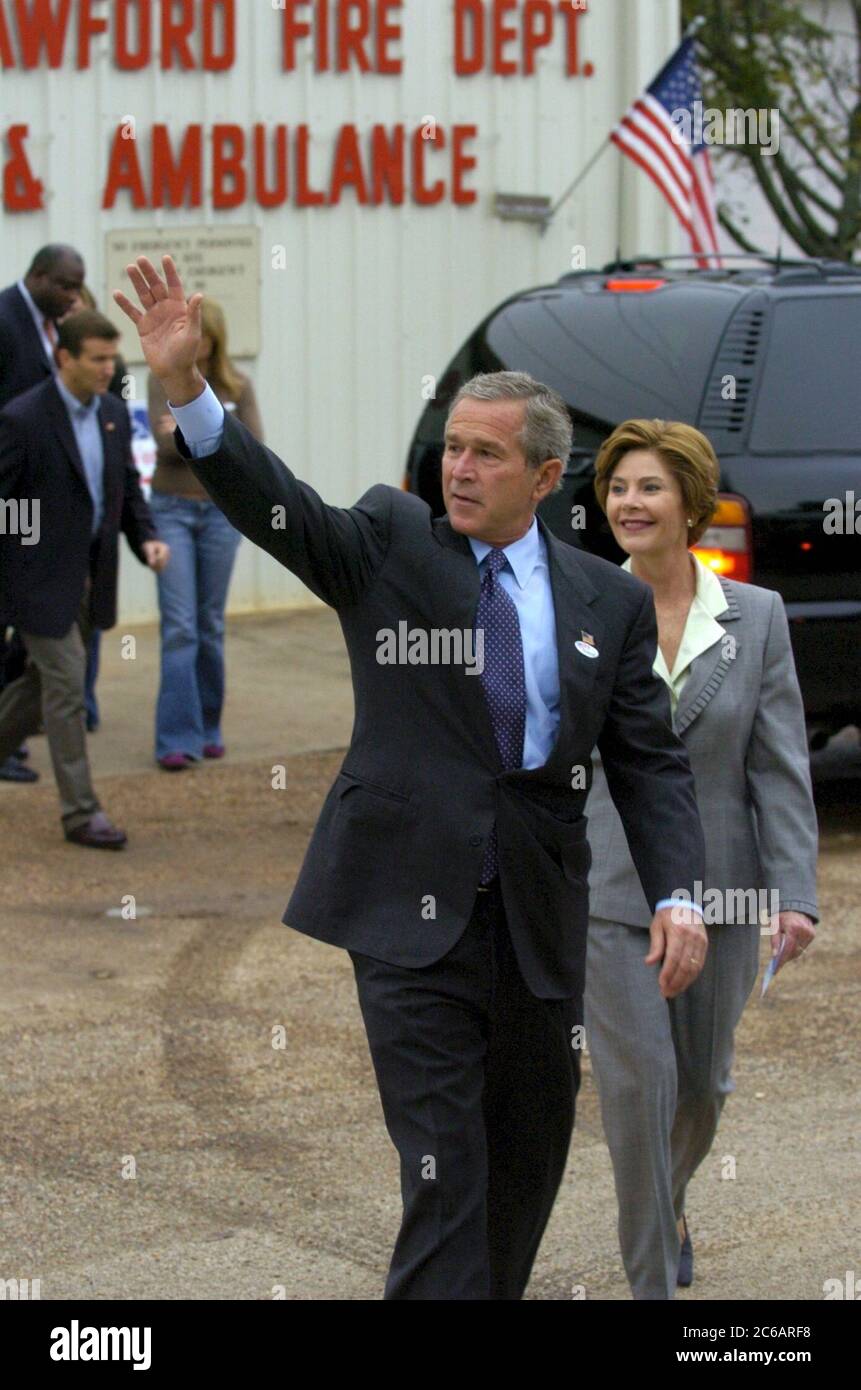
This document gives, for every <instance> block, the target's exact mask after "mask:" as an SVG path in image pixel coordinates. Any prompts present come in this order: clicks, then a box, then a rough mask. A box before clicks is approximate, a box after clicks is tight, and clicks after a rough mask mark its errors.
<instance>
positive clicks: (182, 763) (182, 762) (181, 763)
mask: <svg viewBox="0 0 861 1390" xmlns="http://www.w3.org/2000/svg"><path fill="white" fill-rule="evenodd" d="M193 762H194V759H193V758H190V757H189V756H188V754H187V753H165V755H164V757H163V758H159V760H158V765H159V767H163V768H164V770H165V772H184V771H185V769H186V768H187V767H191V765H192V763H193Z"/></svg>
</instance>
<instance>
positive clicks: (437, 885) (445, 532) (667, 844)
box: [176, 415, 704, 998]
mask: <svg viewBox="0 0 861 1390" xmlns="http://www.w3.org/2000/svg"><path fill="white" fill-rule="evenodd" d="M176 442H177V444H178V446H179V448H180V450H181V451H182V452H184V453H185V456H186V457H190V455H189V450H188V446H187V444H186V442H185V439H184V438H183V437H182V434H181V431H179V430H177V434H176ZM191 466H192V468H193V469H194V472H195V473H196V474H197V476H198V478H200V480H201V482H202V483H203V484H204V486H205V488H206V490H207V492H208V493H209V495H210V496H211V497H212V498H213V500H214V501H215V502H216V503H217V504H218V506H219V507H220V508H221V509H222V510H223V512H224V513H225V515H226V516H227V517H228V518H229V520H230V521H232V522H233V524H234V526H236V527H237V528H238V529H239V530H240V531H242V532H243V533H244V534H245V535H246V536H248V538H249V539H250V540H252V541H254V542H255V543H256V544H257V545H260V546H262V547H263V549H264V550H267V551H269V553H270V554H271V555H274V556H275V558H276V559H278V560H280V561H281V563H282V564H284V565H286V566H287V568H288V569H290V570H292V571H293V572H294V573H295V574H297V575H298V576H299V577H300V578H301V579H302V580H303V581H304V582H305V583H306V584H307V585H308V587H309V588H310V589H311V590H312V591H313V592H314V593H315V594H317V595H318V596H319V597H320V598H321V599H323V600H324V601H325V602H326V603H328V604H331V605H332V606H333V607H334V608H335V609H336V610H337V612H338V616H339V619H340V622H341V626H342V629H343V632H344V637H345V639H346V643H347V649H348V652H349V656H350V663H351V667H352V676H353V688H354V693H355V724H354V728H353V736H352V740H351V743H350V747H349V750H348V752H347V756H346V759H345V761H344V764H343V767H342V770H341V772H340V773H339V775H338V777H337V778H336V781H335V783H334V786H333V787H332V788H331V790H330V791H329V794H328V796H327V797H326V800H325V802H324V805H323V809H322V812H321V814H320V818H319V820H318V822H317V826H316V828H315V830H314V834H313V837H312V839H311V843H310V846H309V848H308V852H307V855H306V857H305V862H304V864H303V867H302V871H301V873H300V875H299V879H298V882H297V884H296V887H295V890H294V892H293V896H292V897H291V899H290V902H289V904H288V906H287V910H286V912H285V914H284V918H283V920H284V921H285V922H286V923H288V924H289V925H290V926H293V927H295V928H297V929H298V930H299V931H301V932H305V933H306V934H308V935H309V936H313V937H316V938H317V939H319V940H322V941H328V942H331V943H333V944H334V945H337V946H342V947H346V948H348V949H350V950H354V951H358V952H361V953H363V954H365V955H369V956H373V957H375V958H377V959H380V960H384V961H387V962H389V963H392V964H397V965H404V966H425V965H429V964H431V963H432V962H434V961H436V960H438V959H440V958H441V957H442V956H443V955H444V954H445V953H446V952H447V951H449V950H450V949H451V947H452V946H453V945H454V944H455V942H456V941H457V940H458V938H459V937H460V935H461V934H462V932H463V931H464V928H465V927H466V924H467V922H468V920H469V917H470V914H471V912H472V908H473V904H474V902H475V894H476V888H477V886H478V883H479V880H480V876H481V869H482V861H483V859H484V852H485V846H486V843H487V837H488V835H489V834H490V832H491V829H492V826H493V823H494V819H495V820H496V824H497V830H498V838H499V856H500V879H501V888H502V894H503V898H504V905H505V913H506V918H507V921H508V926H509V930H510V932H511V937H512V941H513V944H514V948H515V951H516V952H517V957H518V961H519V964H520V968H521V970H522V972H523V974H524V978H525V979H526V981H527V984H528V985H529V986H530V988H531V989H532V990H533V992H534V993H535V994H537V995H539V996H540V997H544V998H563V997H566V996H569V995H576V994H578V993H579V992H580V991H581V989H582V986H583V976H584V961H585V950H586V925H587V918H588V886H587V877H588V873H589V865H590V851H589V845H588V842H587V839H586V820H585V818H584V816H583V806H584V803H585V801H586V796H587V792H588V780H589V779H591V763H590V755H591V752H592V748H593V746H594V744H595V743H598V745H599V747H600V748H601V752H602V755H603V760H604V767H605V769H606V771H607V777H608V780H609V783H610V787H611V791H612V795H613V798H614V800H615V803H616V805H617V806H618V808H619V811H620V814H621V815H622V818H623V821H624V825H625V830H626V833H627V836H628V841H629V844H630V846H631V852H632V854H633V857H634V862H635V864H636V866H637V869H638V871H639V874H640V877H641V879H642V882H643V887H644V890H645V892H646V896H647V898H648V899H649V901H650V903H652V904H653V905H654V903H655V902H656V901H657V900H658V899H660V898H662V897H665V896H668V895H669V894H670V893H671V892H673V891H674V890H677V889H679V888H680V887H681V886H682V885H686V886H688V891H690V892H691V893H692V896H693V885H694V880H695V879H696V877H697V875H698V874H700V876H701V870H702V866H703V863H704V847H703V838H702V831H701V828H700V821H699V816H698V813H697V805H696V800H695V797H694V782H693V778H692V776H691V772H690V767H689V765H688V760H687V756H686V754H685V751H684V748H683V746H682V744H681V743H680V742H679V740H678V739H677V738H676V736H675V734H674V733H673V730H672V723H671V716H670V705H669V696H668V694H667V691H666V688H665V687H664V684H663V682H662V681H661V680H659V679H658V678H657V677H655V676H654V675H653V674H652V662H653V660H654V655H655V648H656V643H657V628H656V622H655V613H654V604H653V602H652V598H651V591H650V590H649V589H648V587H647V586H646V585H645V584H642V583H641V582H640V581H639V580H637V579H634V578H633V577H632V576H631V575H628V574H626V573H625V572H624V571H623V570H621V569H619V568H617V567H616V566H615V565H611V564H609V563H607V562H606V561H603V560H599V559H597V558H595V557H594V556H591V555H589V554H586V553H585V552H583V551H581V550H575V549H573V548H572V547H570V546H567V545H565V544H564V543H562V542H560V541H557V540H556V539H555V538H554V537H553V536H552V535H551V534H550V533H549V532H548V530H547V528H546V527H545V526H543V524H542V525H541V530H542V534H543V536H544V538H545V540H546V542H547V548H548V555H549V568H550V580H551V584H552V588H553V596H554V604H555V610H556V632H557V640H558V644H559V666H560V670H559V680H560V697H561V718H560V726H559V733H558V737H557V741H556V744H555V747H554V748H553V750H552V751H551V754H550V757H549V759H548V761H547V762H546V763H545V764H544V766H543V767H540V768H534V769H530V770H526V769H519V770H517V771H513V772H507V771H505V770H504V769H503V767H502V764H501V761H500V757H499V752H498V750H497V746H496V740H495V738H494V733H493V727H492V723H491V718H490V713H489V710H488V706H487V703H486V700H485V696H484V690H483V687H482V683H481V678H480V677H479V676H477V675H475V674H473V675H469V674H467V671H466V668H465V667H464V666H463V665H460V666H457V665H426V666H418V665H417V666H407V665H381V664H380V663H379V662H378V660H377V652H378V648H379V634H380V632H381V630H383V629H393V630H395V631H397V628H398V623H399V622H402V621H406V623H407V624H408V628H409V629H416V628H419V629H424V630H425V631H429V630H430V629H434V628H437V629H456V630H460V631H462V630H464V629H467V628H472V627H473V625H474V622H475V614H476V608H477V605H478V598H479V587H480V580H479V572H478V566H477V565H476V562H475V558H474V556H473V553H472V550H471V548H470V545H469V542H468V540H467V539H466V537H465V536H462V535H459V534H457V533H456V532H455V531H454V530H453V529H452V527H451V526H450V524H449V522H448V520H447V519H441V520H437V521H435V520H434V519H433V516H432V514H431V511H430V508H429V507H428V506H427V505H426V504H425V503H424V502H422V501H421V500H420V499H419V498H418V497H415V496H413V495H411V494H408V493H405V492H401V491H399V490H398V489H397V488H394V487H387V486H384V485H382V484H380V485H378V486H376V487H372V488H371V489H370V490H369V491H368V492H366V493H365V494H364V496H363V497H362V498H360V499H359V501H358V502H357V503H356V505H355V506H353V507H350V508H349V509H344V508H340V507H331V506H326V505H325V504H324V503H323V502H322V501H321V499H320V498H319V497H318V495H317V494H316V492H314V490H313V489H312V488H310V487H309V486H308V485H307V484H305V483H301V482H299V481H297V479H296V478H294V476H293V474H292V473H291V472H290V471H289V470H288V469H287V468H286V467H285V465H284V464H283V463H282V462H281V460H280V459H279V458H278V457H277V456H276V455H275V454H273V453H272V452H271V451H270V450H269V449H267V448H265V447H264V446H263V445H261V444H259V443H258V442H257V441H256V440H255V439H254V438H253V436H252V435H251V434H250V433H249V432H248V431H247V430H246V429H245V428H244V427H243V426H242V425H241V424H239V423H238V421H236V420H234V419H233V418H232V417H231V416H230V415H227V416H226V418H225V425H224V438H223V441H222V446H221V448H220V449H219V450H218V452H217V453H215V454H213V455H211V456H210V457H209V458H205V459H196V460H193V461H192V465H191ZM274 508H283V514H282V513H281V512H279V511H273V509H274ZM282 519H283V525H282V524H281V523H282ZM581 630H585V631H586V632H587V633H588V634H590V635H591V636H592V637H593V638H594V642H595V645H596V646H597V648H598V651H599V656H598V657H597V658H589V657H586V656H583V655H581V653H580V652H578V651H577V649H576V648H575V645H574V644H575V642H576V641H577V640H579V639H580V636H581ZM578 767H579V768H581V769H583V770H584V776H585V779H586V784H585V785H583V786H582V787H580V785H579V784H580V782H581V781H583V780H584V778H582V777H578V775H577V773H576V771H574V769H576V768H578ZM572 781H575V782H576V783H577V785H578V789H577V790H573V789H572Z"/></svg>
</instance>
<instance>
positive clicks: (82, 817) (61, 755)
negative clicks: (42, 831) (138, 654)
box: [0, 582, 101, 830]
mask: <svg viewBox="0 0 861 1390" xmlns="http://www.w3.org/2000/svg"><path fill="white" fill-rule="evenodd" d="M89 607H90V586H89V582H88V583H87V586H86V590H85V593H84V597H83V600H82V603H81V608H80V611H79V613H78V618H77V621H76V622H74V623H73V624H72V626H71V628H70V629H69V631H68V632H67V633H66V634H65V636H64V637H39V636H37V635H36V634H34V633H27V632H23V633H22V634H21V635H22V637H23V639H24V643H25V646H26V648H27V656H28V661H27V667H26V669H25V671H24V674H23V675H21V676H19V677H18V679H17V680H14V681H12V682H11V684H10V685H7V686H6V688H5V689H4V690H3V692H2V693H0V761H2V760H3V759H4V758H7V757H8V756H9V754H10V753H14V751H15V749H16V748H18V747H19V746H20V744H21V743H23V741H24V739H26V738H30V737H32V735H33V734H35V733H37V732H38V730H39V728H40V726H42V725H44V729H45V735H46V737H47V739H48V748H49V750H50V753H51V762H52V764H53V767H54V776H55V778H56V780H57V790H58V791H59V793H60V807H61V813H62V819H63V828H64V830H76V829H77V828H78V826H80V825H85V824H86V823H87V821H88V820H89V819H90V817H91V816H92V815H93V814H94V812H96V811H99V810H101V806H100V805H99V801H98V798H97V796H96V794H95V792H94V791H93V784H92V779H91V777H90V764H89V759H88V758H87V726H86V712H85V706H84V683H85V676H86V668H87V643H88V642H89V640H90V634H91V632H92V625H91V622H90V611H89Z"/></svg>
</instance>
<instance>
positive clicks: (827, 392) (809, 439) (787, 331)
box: [750, 294, 861, 454]
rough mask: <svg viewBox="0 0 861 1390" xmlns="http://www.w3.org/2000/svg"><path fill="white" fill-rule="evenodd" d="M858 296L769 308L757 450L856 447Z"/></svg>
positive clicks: (860, 432)
mask: <svg viewBox="0 0 861 1390" xmlns="http://www.w3.org/2000/svg"><path fill="white" fill-rule="evenodd" d="M859 382H861V295H858V294H842V295H840V297H839V298H838V297H837V296H836V295H833V296H828V297H825V296H819V297H814V296H810V295H804V296H803V297H802V296H800V295H799V296H798V297H797V298H793V299H785V300H782V301H781V302H780V303H777V304H775V305H774V307H773V309H772V321H771V332H770V335H769V340H768V349H767V353H766V358H765V363H764V367H763V374H762V382H761V385H760V388H759V394H758V396H757V400H756V409H755V411H754V419H753V429H752V430H751V438H750V447H751V450H752V452H753V453H756V454H802V453H804V454H807V453H825V452H834V453H849V454H857V453H861V386H859Z"/></svg>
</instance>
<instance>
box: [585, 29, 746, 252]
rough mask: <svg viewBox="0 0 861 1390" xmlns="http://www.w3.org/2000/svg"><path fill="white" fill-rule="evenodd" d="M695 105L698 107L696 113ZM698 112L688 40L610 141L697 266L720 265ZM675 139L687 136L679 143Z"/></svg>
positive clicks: (692, 49)
mask: <svg viewBox="0 0 861 1390" xmlns="http://www.w3.org/2000/svg"><path fill="white" fill-rule="evenodd" d="M694 103H698V106H697V108H696V111H695V107H694ZM702 109H703V106H702V84H701V82H700V73H699V68H698V66H697V60H696V50H695V41H694V39H693V38H691V37H688V38H685V39H683V40H682V42H681V44H680V45H679V47H678V48H677V49H676V51H675V53H674V54H673V55H672V57H671V58H670V59H669V60H668V61H667V62H666V63H665V65H664V67H663V68H662V69H661V71H660V72H659V74H658V76H657V77H656V78H655V80H654V82H653V83H652V84H651V86H650V87H647V88H646V91H645V92H644V93H643V95H642V96H641V97H640V98H639V99H638V100H637V101H635V102H634V104H633V106H631V107H630V108H629V109H628V111H627V112H626V114H625V115H624V116H623V117H622V119H621V121H620V122H619V124H618V125H617V126H616V128H615V129H614V130H613V132H612V134H611V136H610V139H611V140H612V141H613V142H614V143H615V144H617V145H618V146H619V149H620V150H621V151H622V153H623V154H626V155H628V157H629V158H630V159H633V161H634V163H635V164H639V166H640V168H641V169H644V170H645V172H646V173H647V174H648V175H649V178H651V179H653V180H654V182H655V183H656V184H657V185H658V187H659V188H660V190H661V192H662V193H663V195H664V197H665V198H666V200H667V202H668V203H669V204H670V207H671V208H672V209H673V212H674V213H675V215H676V217H677V218H678V220H679V222H680V223H681V225H682V226H683V227H684V229H685V232H686V233H687V235H688V239H689V241H690V245H691V250H692V251H693V252H694V254H695V255H696V256H697V258H698V262H699V264H700V265H701V266H708V265H721V264H722V262H721V259H720V255H719V253H718V241H717V214H716V211H715V196H714V179H713V177H712V167H711V162H710V160H709V152H708V150H707V148H706V146H705V144H704V143H703V138H702ZM685 111H686V112H687V120H685V119H684V118H682V119H681V120H680V119H679V114H678V113H680V112H685ZM674 113H675V116H676V119H675V120H673V119H672V117H673V115H674ZM680 135H681V136H683V137H687V136H689V137H690V138H682V139H680Z"/></svg>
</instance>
